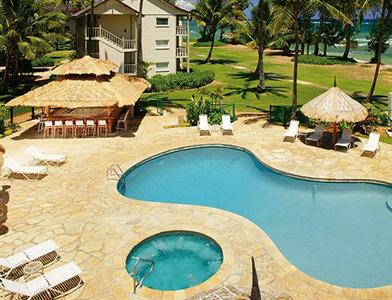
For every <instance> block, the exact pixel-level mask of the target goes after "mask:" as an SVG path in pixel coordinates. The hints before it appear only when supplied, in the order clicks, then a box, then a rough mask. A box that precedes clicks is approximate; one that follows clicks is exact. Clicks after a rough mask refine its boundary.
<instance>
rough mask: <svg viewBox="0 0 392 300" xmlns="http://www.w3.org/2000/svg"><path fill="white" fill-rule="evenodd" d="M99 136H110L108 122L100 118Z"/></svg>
mask: <svg viewBox="0 0 392 300" xmlns="http://www.w3.org/2000/svg"><path fill="white" fill-rule="evenodd" d="M97 131H98V136H101V135H104V136H108V131H109V130H108V123H107V122H106V120H98V128H97Z"/></svg>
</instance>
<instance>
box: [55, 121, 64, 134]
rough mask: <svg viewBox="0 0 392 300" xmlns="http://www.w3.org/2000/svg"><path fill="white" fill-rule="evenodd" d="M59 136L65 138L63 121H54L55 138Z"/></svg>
mask: <svg viewBox="0 0 392 300" xmlns="http://www.w3.org/2000/svg"><path fill="white" fill-rule="evenodd" d="M57 135H59V136H61V137H64V124H63V121H54V137H57Z"/></svg>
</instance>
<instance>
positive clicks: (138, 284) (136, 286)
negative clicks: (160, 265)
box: [132, 257, 154, 294]
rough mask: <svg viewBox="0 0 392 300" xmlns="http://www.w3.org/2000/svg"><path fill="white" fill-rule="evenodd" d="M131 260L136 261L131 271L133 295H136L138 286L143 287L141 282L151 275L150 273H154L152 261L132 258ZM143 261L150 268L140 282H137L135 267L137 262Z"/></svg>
mask: <svg viewBox="0 0 392 300" xmlns="http://www.w3.org/2000/svg"><path fill="white" fill-rule="evenodd" d="M132 259H134V260H136V262H135V264H134V265H133V270H132V276H133V293H134V294H136V289H137V288H138V287H139V286H140V287H142V286H143V281H144V280H145V279H146V278H147V277H148V276H150V275H151V273H152V272H153V271H154V261H153V260H152V259H147V258H143V257H132ZM141 261H144V262H147V263H150V265H151V267H150V270H149V271H148V272H147V274H146V275H144V276H143V277H142V279H140V281H137V273H138V270H137V266H138V264H139V262H141Z"/></svg>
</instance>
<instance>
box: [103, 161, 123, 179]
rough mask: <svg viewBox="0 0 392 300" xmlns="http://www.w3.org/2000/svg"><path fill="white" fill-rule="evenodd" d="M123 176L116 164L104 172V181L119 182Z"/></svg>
mask: <svg viewBox="0 0 392 300" xmlns="http://www.w3.org/2000/svg"><path fill="white" fill-rule="evenodd" d="M123 175H124V172H123V170H122V169H121V167H120V166H119V165H118V164H112V165H111V166H110V167H109V168H108V169H107V170H106V179H107V180H119V179H121V177H122V176H123Z"/></svg>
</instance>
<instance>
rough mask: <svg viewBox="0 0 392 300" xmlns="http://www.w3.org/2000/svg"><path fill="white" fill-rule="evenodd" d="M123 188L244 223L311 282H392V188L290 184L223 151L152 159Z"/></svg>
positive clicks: (242, 155)
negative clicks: (222, 212)
mask: <svg viewBox="0 0 392 300" xmlns="http://www.w3.org/2000/svg"><path fill="white" fill-rule="evenodd" d="M122 182H123V184H120V183H119V186H118V188H119V191H120V193H122V194H123V195H125V196H127V197H130V198H133V199H140V200H145V201H157V202H164V203H179V204H191V205H202V206H208V207H215V208H219V209H223V210H227V211H230V212H233V213H236V214H239V215H241V216H243V217H245V218H248V219H249V220H250V221H252V222H253V223H255V224H256V225H257V226H259V227H260V228H262V229H263V230H264V231H265V232H266V233H267V234H268V235H269V236H270V237H271V239H272V240H273V242H274V243H275V244H276V246H277V247H278V248H279V249H280V251H281V252H282V254H283V255H285V256H286V258H287V259H288V260H289V261H290V262H291V263H292V264H293V265H295V266H296V267H297V268H298V269H300V270H301V271H303V272H305V273H307V274H309V275H310V276H312V277H314V278H317V279H320V280H322V281H325V282H328V283H331V284H334V285H339V286H346V287H352V288H371V287H380V286H384V285H389V284H392V255H391V253H392V237H391V234H390V232H391V231H392V212H391V210H390V208H388V205H387V204H388V203H390V204H392V187H391V186H384V185H376V184H368V183H336V182H335V183H334V182H316V181H310V180H300V179H295V178H292V177H288V176H284V175H281V174H278V173H276V172H273V171H271V170H270V169H269V168H267V167H265V166H264V165H262V164H261V163H260V161H258V160H257V159H256V158H255V157H254V156H253V155H251V154H250V153H248V152H246V151H243V150H240V149H237V148H232V147H221V146H204V147H198V148H187V149H182V150H179V151H175V152H169V153H166V154H163V155H160V156H157V157H155V158H153V159H151V160H148V161H146V162H144V163H142V164H140V165H138V166H136V167H135V168H132V169H130V170H129V171H128V172H126V174H125V175H124V177H123V178H122ZM147 225H148V224H147ZM223 250H224V249H223ZM223 255H224V253H223Z"/></svg>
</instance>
